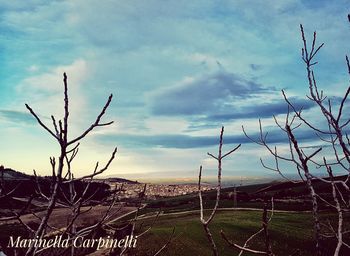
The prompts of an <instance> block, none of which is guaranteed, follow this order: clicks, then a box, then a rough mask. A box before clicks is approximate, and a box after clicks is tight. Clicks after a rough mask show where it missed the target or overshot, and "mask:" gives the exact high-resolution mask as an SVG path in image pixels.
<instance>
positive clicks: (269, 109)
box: [206, 97, 315, 121]
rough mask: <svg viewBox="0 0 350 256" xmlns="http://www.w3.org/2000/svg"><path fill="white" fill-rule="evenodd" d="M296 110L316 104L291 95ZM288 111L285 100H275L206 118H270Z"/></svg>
mask: <svg viewBox="0 0 350 256" xmlns="http://www.w3.org/2000/svg"><path fill="white" fill-rule="evenodd" d="M289 100H290V101H291V102H292V104H293V105H294V107H295V109H296V110H300V109H303V110H307V109H310V108H312V107H314V106H315V104H314V103H313V102H311V101H310V100H307V99H301V98H297V97H291V98H289ZM287 112H288V104H287V103H286V102H285V101H284V100H283V99H281V100H275V101H273V102H270V103H257V104H254V103H253V104H251V105H248V106H245V107H243V108H234V111H229V113H227V114H217V115H210V116H208V117H206V120H208V121H209V120H211V121H227V120H233V119H241V118H268V117H272V116H273V115H275V116H276V115H279V114H285V113H287Z"/></svg>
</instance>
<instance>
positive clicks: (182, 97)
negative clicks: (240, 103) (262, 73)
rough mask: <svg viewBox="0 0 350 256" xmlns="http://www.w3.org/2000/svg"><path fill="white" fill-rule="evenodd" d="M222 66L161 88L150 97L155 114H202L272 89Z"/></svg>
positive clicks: (218, 109)
mask: <svg viewBox="0 0 350 256" xmlns="http://www.w3.org/2000/svg"><path fill="white" fill-rule="evenodd" d="M273 90H274V89H273V88H271V87H270V88H268V87H264V86H262V85H261V84H258V83H255V82H253V81H249V80H246V79H244V78H241V77H239V76H237V75H236V74H233V73H229V72H227V71H225V70H223V69H221V70H219V71H217V72H214V73H211V74H209V75H203V76H200V77H194V78H185V79H184V80H183V81H182V82H180V83H179V84H177V85H175V86H172V87H168V88H165V89H162V90H161V91H159V92H157V93H156V94H155V95H153V97H151V100H152V101H153V103H151V105H152V106H151V109H152V112H153V114H156V115H170V116H172V115H203V114H208V113H211V112H217V111H222V109H223V107H224V106H226V103H228V102H232V101H234V100H242V99H245V98H251V97H254V96H256V95H258V94H262V93H268V92H271V91H273Z"/></svg>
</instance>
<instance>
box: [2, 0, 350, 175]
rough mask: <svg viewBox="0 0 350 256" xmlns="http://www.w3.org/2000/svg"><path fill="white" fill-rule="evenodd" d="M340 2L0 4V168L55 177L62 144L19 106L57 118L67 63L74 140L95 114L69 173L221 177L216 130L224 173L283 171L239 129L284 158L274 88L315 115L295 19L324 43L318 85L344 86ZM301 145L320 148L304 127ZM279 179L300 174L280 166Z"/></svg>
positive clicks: (280, 109)
mask: <svg viewBox="0 0 350 256" xmlns="http://www.w3.org/2000/svg"><path fill="white" fill-rule="evenodd" d="M349 7H350V4H349V2H348V1H342V0H340V1H304V0H295V1H289V0H286V1H205V0H201V1H181V0H177V1H160V0H154V1H152V0H150V1H133V0H130V1H108V0H105V1H97V0H75V1H46V0H28V1H16V0H14V1H4V0H0V65H1V68H0V96H1V100H0V141H1V142H0V143H1V147H0V164H2V165H4V166H6V167H10V168H13V169H16V170H20V171H23V172H26V173H32V170H33V169H35V170H36V171H37V173H39V174H41V175H46V174H49V173H50V164H49V157H50V156H58V154H59V146H58V145H57V142H56V141H55V140H54V139H53V138H52V137H50V135H49V134H48V133H47V132H46V131H44V130H43V129H42V128H41V127H39V125H38V124H37V123H36V121H35V120H34V118H33V117H32V116H31V115H30V114H29V113H28V111H27V110H26V108H25V105H24V104H25V103H27V104H29V105H30V106H31V107H32V108H33V109H34V111H36V113H38V114H39V116H40V117H41V118H42V120H43V122H45V123H46V124H47V125H48V126H50V127H51V120H50V116H51V115H52V114H53V115H54V116H55V117H56V119H61V118H62V114H63V105H62V103H63V85H62V84H63V83H62V78H63V75H62V74H63V72H66V73H67V76H68V83H69V96H70V113H71V116H70V120H69V121H70V126H69V127H70V130H69V135H70V138H74V137H75V136H77V135H79V133H81V132H82V131H84V130H85V129H86V128H87V127H88V126H89V125H91V123H92V122H93V121H94V120H95V117H96V115H98V113H99V112H100V110H101V108H102V107H103V105H104V103H105V102H106V100H107V98H108V96H109V94H111V93H112V94H113V100H112V103H111V105H110V107H109V109H108V110H107V113H106V115H105V116H104V118H103V121H106V122H108V121H111V120H113V121H114V123H113V125H111V126H109V127H99V128H97V129H95V130H94V131H93V132H92V133H91V134H89V136H87V137H86V138H85V139H84V140H83V141H82V143H81V146H80V151H79V155H78V156H77V158H76V160H75V162H74V165H73V168H74V172H75V174H76V176H80V175H84V174H87V173H89V172H91V171H92V170H93V168H94V166H95V163H96V161H99V162H100V164H103V163H105V162H106V161H107V160H108V159H109V157H110V155H111V152H112V151H113V149H114V147H115V146H117V147H118V153H117V157H116V159H115V160H114V161H113V163H112V164H111V166H110V168H109V169H108V170H107V171H106V172H105V173H104V175H105V176H120V177H126V178H132V179H137V180H151V179H152V180H162V179H163V180H166V179H171V180H174V181H186V180H195V179H196V177H197V175H198V174H197V173H198V169H199V166H200V165H203V170H204V174H203V175H204V176H205V177H213V176H215V175H216V162H215V160H214V159H212V158H210V157H209V156H208V155H207V152H211V153H213V154H217V148H218V139H219V134H220V129H221V126H225V134H224V149H225V150H230V149H231V148H233V147H235V146H236V145H238V144H239V143H242V146H241V148H240V149H239V150H238V151H237V152H235V153H234V154H232V155H231V156H230V157H227V158H226V159H225V161H224V164H223V167H224V170H223V178H224V179H227V180H229V179H241V178H242V179H243V180H254V179H262V178H268V179H278V178H279V176H278V174H276V173H274V172H272V171H270V170H266V169H264V168H263V167H262V166H261V164H260V160H259V159H260V157H261V158H263V159H264V160H265V161H266V162H267V163H273V159H271V157H270V155H269V153H268V152H267V151H266V149H264V148H263V147H261V146H258V145H256V144H254V143H252V142H251V141H249V140H247V138H246V137H245V136H244V134H243V133H242V128H241V127H242V125H243V126H244V127H245V129H246V130H247V132H248V133H249V134H250V135H251V136H252V137H257V136H258V132H259V127H258V120H259V119H261V120H262V123H263V126H264V130H265V131H269V141H270V142H271V145H272V146H274V145H277V146H278V148H279V150H280V152H281V153H288V147H287V144H286V137H285V135H284V134H283V133H280V132H279V131H278V128H277V127H276V125H275V124H274V120H273V118H272V116H273V115H276V116H277V118H279V119H281V120H283V118H284V117H285V114H286V112H287V106H286V103H285V102H284V100H283V97H282V94H281V90H282V89H284V90H285V91H286V94H287V95H288V97H289V98H290V99H291V101H292V102H293V103H294V104H295V105H296V106H297V107H303V108H304V110H305V113H306V115H308V117H309V118H310V120H312V121H314V122H318V123H322V120H321V118H320V115H319V112H317V108H315V106H314V105H313V104H312V103H311V102H310V101H308V100H307V98H306V96H305V95H306V94H307V93H308V87H307V80H306V71H305V65H304V63H303V62H302V60H301V47H302V41H301V37H300V27H299V24H303V25H304V28H305V32H306V35H307V37H308V38H309V39H310V40H311V37H312V33H313V31H314V30H316V31H317V39H318V42H320V43H321V42H324V43H325V45H324V47H323V48H322V50H321V51H320V53H319V55H318V56H317V60H318V61H319V63H318V64H317V66H316V67H315V73H316V76H317V79H318V81H319V86H320V87H321V88H322V89H323V90H324V91H325V92H326V93H327V94H328V95H329V96H330V97H333V98H334V99H335V100H336V99H339V97H340V96H341V95H342V94H344V92H345V90H346V88H347V86H348V81H349V78H348V74H347V70H346V66H345V55H346V54H349V43H348V42H349V41H350V40H349V39H350V24H349V23H348V22H347V14H348V12H349ZM301 131H302V132H300V133H299V134H298V136H299V139H300V141H301V143H304V144H305V145H306V146H310V147H313V146H317V145H319V144H320V141H318V140H317V139H315V136H313V133H312V131H310V130H307V129H306V128H305V129H304V128H302V130H301ZM284 171H285V174H286V175H295V173H296V172H295V169H293V168H292V167H286V169H285V170H284Z"/></svg>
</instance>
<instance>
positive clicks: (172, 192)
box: [105, 180, 214, 199]
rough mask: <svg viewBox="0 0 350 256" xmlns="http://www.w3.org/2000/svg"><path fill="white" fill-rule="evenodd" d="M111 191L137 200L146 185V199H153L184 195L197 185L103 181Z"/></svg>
mask: <svg viewBox="0 0 350 256" xmlns="http://www.w3.org/2000/svg"><path fill="white" fill-rule="evenodd" d="M105 183H106V184H108V185H109V186H110V187H111V189H112V190H114V189H117V190H119V189H120V190H121V191H120V192H119V193H118V195H119V197H120V198H121V199H123V198H125V199H126V198H137V197H139V196H140V195H141V193H143V190H144V187H145V185H146V190H145V196H146V197H147V198H148V199H155V198H159V197H172V196H179V195H186V194H190V193H193V192H197V191H198V185H197V184H173V185H172V184H151V183H136V182H135V183H128V182H115V181H112V180H107V181H105ZM213 188H214V186H212V185H207V184H203V185H202V186H201V189H202V191H207V190H211V189H213Z"/></svg>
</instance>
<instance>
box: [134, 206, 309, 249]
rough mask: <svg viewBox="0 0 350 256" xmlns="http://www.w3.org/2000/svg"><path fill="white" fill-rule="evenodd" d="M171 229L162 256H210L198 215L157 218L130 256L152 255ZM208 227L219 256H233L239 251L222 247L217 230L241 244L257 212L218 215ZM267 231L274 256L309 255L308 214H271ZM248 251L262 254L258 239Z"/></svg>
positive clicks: (147, 221) (257, 220) (258, 221)
mask: <svg viewBox="0 0 350 256" xmlns="http://www.w3.org/2000/svg"><path fill="white" fill-rule="evenodd" d="M152 221H153V218H149V219H144V220H140V221H139V223H138V224H140V223H143V224H142V228H141V229H145V228H146V227H147V225H149V224H150V223H152ZM174 226H175V227H176V231H175V238H174V239H173V241H172V242H171V243H170V245H169V246H168V248H166V251H164V252H163V253H162V255H182V256H185V255H189V256H196V255H203V256H205V255H212V254H211V249H210V246H209V244H208V242H207V238H206V236H205V235H204V231H203V228H202V226H201V224H200V222H199V217H198V212H195V213H187V214H181V215H167V216H161V217H159V219H158V220H157V222H156V223H155V224H154V226H153V227H152V229H151V230H150V231H149V232H148V233H146V234H145V235H144V236H142V237H141V238H139V240H138V246H137V248H136V249H135V250H133V251H131V252H130V255H153V254H154V253H155V252H156V251H157V250H158V249H159V248H160V247H161V246H162V245H163V244H164V243H165V242H166V241H167V239H168V238H169V237H170V235H171V233H172V228H173V227H174ZM210 227H211V230H212V233H213V235H214V239H215V241H216V242H217V245H218V248H219V251H220V255H237V254H238V252H239V251H238V250H236V249H232V248H230V247H229V246H228V245H226V243H225V241H224V240H223V239H222V238H221V236H220V230H224V232H225V233H226V234H227V236H228V237H229V238H230V239H231V240H233V241H234V242H236V243H238V244H243V243H244V241H245V240H246V239H247V238H248V237H249V236H250V235H252V234H253V233H255V232H256V231H257V230H259V229H260V227H261V211H245V210H244V211H219V212H218V213H217V215H216V217H215V218H214V221H213V222H212V223H211V226H210ZM269 229H270V236H271V241H272V248H273V251H274V253H275V254H276V255H289V254H291V253H292V252H293V251H295V250H296V249H299V250H300V252H301V254H300V255H312V254H313V253H312V248H313V242H312V235H313V231H312V216H311V214H309V213H281V212H275V214H274V216H273V220H272V222H271V223H270V225H269ZM136 233H137V232H136ZM251 248H254V249H258V250H259V249H260V250H263V239H262V236H258V237H257V238H256V239H255V240H254V241H253V242H252V247H251ZM244 255H249V254H248V253H244Z"/></svg>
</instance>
